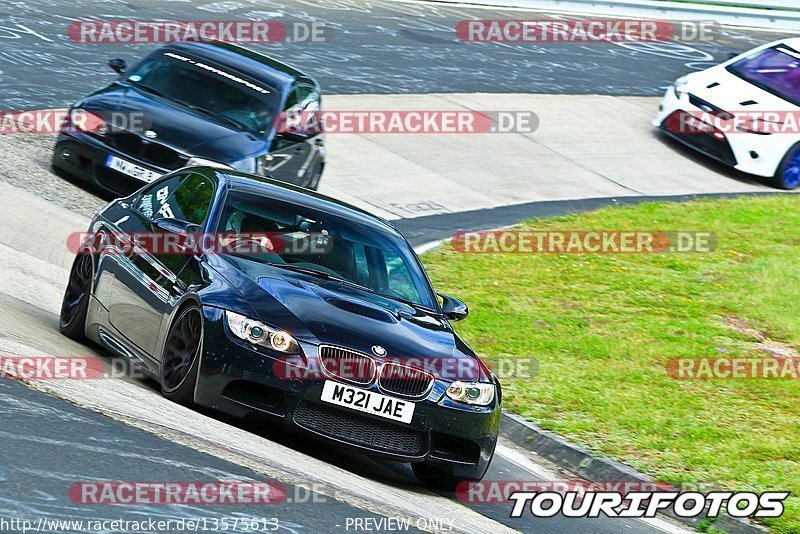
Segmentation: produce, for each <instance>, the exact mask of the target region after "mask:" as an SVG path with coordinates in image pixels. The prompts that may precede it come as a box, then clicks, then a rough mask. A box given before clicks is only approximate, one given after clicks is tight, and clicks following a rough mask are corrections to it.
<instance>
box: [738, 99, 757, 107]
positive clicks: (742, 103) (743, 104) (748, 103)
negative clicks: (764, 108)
mask: <svg viewBox="0 0 800 534" xmlns="http://www.w3.org/2000/svg"><path fill="white" fill-rule="evenodd" d="M755 104H758V102H756V101H755V100H745V101H744V102H739V105H740V106H753V105H755Z"/></svg>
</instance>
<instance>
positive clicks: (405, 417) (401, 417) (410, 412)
mask: <svg viewBox="0 0 800 534" xmlns="http://www.w3.org/2000/svg"><path fill="white" fill-rule="evenodd" d="M322 401H323V402H328V403H330V404H336V405H338V406H344V407H345V408H350V409H352V410H358V411H359V412H364V413H371V414H372V415H377V416H379V417H384V418H386V419H391V420H393V421H400V422H401V423H410V422H411V418H412V417H413V416H414V403H413V402H408V401H404V400H400V399H395V398H394V397H387V396H386V395H381V394H380V393H375V392H373V391H367V390H366V389H361V388H355V387H353V386H348V385H345V384H340V383H338V382H331V381H330V380H326V381H325V385H324V386H323V387H322Z"/></svg>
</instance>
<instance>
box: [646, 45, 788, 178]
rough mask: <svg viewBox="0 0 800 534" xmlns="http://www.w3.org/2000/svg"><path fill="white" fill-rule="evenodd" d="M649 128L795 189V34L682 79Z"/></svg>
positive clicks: (743, 169) (667, 94) (671, 89)
mask: <svg viewBox="0 0 800 534" xmlns="http://www.w3.org/2000/svg"><path fill="white" fill-rule="evenodd" d="M653 125H654V126H657V127H659V128H660V129H661V130H663V131H664V132H666V133H667V134H668V135H670V136H671V137H673V138H675V139H677V140H678V141H680V142H681V143H683V144H685V145H687V146H689V147H691V148H694V149H696V150H698V151H700V152H703V153H705V154H707V155H708V156H711V157H712V158H715V159H717V160H719V161H721V162H723V163H725V164H727V165H730V166H732V167H734V168H736V169H738V170H740V171H743V172H746V173H749V174H754V175H757V176H765V177H768V178H770V183H771V184H772V185H773V186H775V187H778V188H781V189H795V188H797V187H798V186H800V38H791V39H784V40H782V41H776V42H773V43H769V44H766V45H763V46H760V47H758V48H755V49H753V50H751V51H749V52H746V53H744V54H741V55H739V56H736V57H734V58H732V59H730V60H728V61H726V62H724V63H722V64H720V65H717V66H714V67H711V68H709V69H706V70H704V71H700V72H693V73H691V74H688V75H686V76H683V77H682V78H679V79H678V80H677V81H676V82H675V83H674V84H673V85H672V86H671V87H669V89H667V92H666V94H665V95H664V99H663V101H662V102H661V106H660V107H659V112H658V115H657V116H656V118H655V120H653Z"/></svg>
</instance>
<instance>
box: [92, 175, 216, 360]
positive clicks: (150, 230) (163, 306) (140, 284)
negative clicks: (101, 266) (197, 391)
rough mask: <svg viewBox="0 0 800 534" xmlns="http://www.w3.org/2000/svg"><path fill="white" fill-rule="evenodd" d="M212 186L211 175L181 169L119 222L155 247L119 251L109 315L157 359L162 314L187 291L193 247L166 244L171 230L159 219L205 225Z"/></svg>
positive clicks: (143, 196)
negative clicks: (184, 279)
mask: <svg viewBox="0 0 800 534" xmlns="http://www.w3.org/2000/svg"><path fill="white" fill-rule="evenodd" d="M214 190H215V183H214V182H213V181H212V180H211V178H208V177H206V176H203V175H201V174H199V173H195V172H187V173H182V174H180V175H177V176H174V177H172V178H170V179H168V180H165V181H161V182H158V183H156V184H155V185H154V186H153V187H150V188H148V189H146V190H144V191H143V192H142V194H141V195H140V196H139V197H138V198H137V199H136V203H135V205H134V206H132V207H131V208H130V217H129V218H128V220H126V221H124V222H122V223H121V224H119V225H118V226H119V229H120V230H121V231H122V232H124V233H127V234H129V236H130V238H131V239H133V238H134V235H133V234H134V233H136V232H141V233H143V234H144V235H145V236H148V238H146V239H144V240H141V241H142V242H144V243H149V244H151V245H152V246H149V247H146V248H145V249H142V248H131V250H130V252H127V253H124V254H118V257H117V259H116V266H115V280H114V283H113V286H112V295H111V304H110V305H109V307H108V312H109V320H110V321H111V324H112V325H113V326H114V327H115V328H117V329H118V330H119V331H120V333H122V335H123V336H125V337H126V338H127V340H128V341H130V342H132V343H133V344H135V345H136V346H137V347H138V348H140V349H141V350H142V351H144V352H145V353H146V354H149V355H151V356H153V357H156V358H157V355H155V354H154V350H155V344H156V340H157V339H158V334H159V332H160V329H161V327H162V321H163V318H164V317H165V316H168V315H169V313H170V311H171V310H172V308H173V306H174V305H175V303H176V302H177V301H178V300H179V299H180V297H181V296H182V295H183V294H184V292H185V290H186V287H185V285H184V284H183V283H182V282H181V280H180V278H179V275H180V273H181V271H182V270H183V268H184V267H185V266H186V264H187V262H188V261H190V260H191V259H192V257H193V254H192V252H193V251H192V250H188V251H187V250H179V249H178V248H177V247H170V248H169V249H167V248H165V246H164V239H163V238H164V237H165V236H166V235H167V234H168V233H169V232H165V231H164V229H163V227H162V226H159V223H158V221H159V219H177V220H181V221H187V222H190V223H194V224H197V225H199V226H200V227H202V225H203V223H204V222H205V219H206V217H207V215H208V211H209V209H210V205H211V199H212V198H213V195H214ZM154 238H155V239H154Z"/></svg>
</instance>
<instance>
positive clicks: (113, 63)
mask: <svg viewBox="0 0 800 534" xmlns="http://www.w3.org/2000/svg"><path fill="white" fill-rule="evenodd" d="M108 66H109V67H111V70H113V71H114V72H116V73H117V74H123V73H124V72H125V71H126V70H128V62H127V61H125V60H124V59H121V58H118V57H112V58H111V59H109V60H108Z"/></svg>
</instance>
